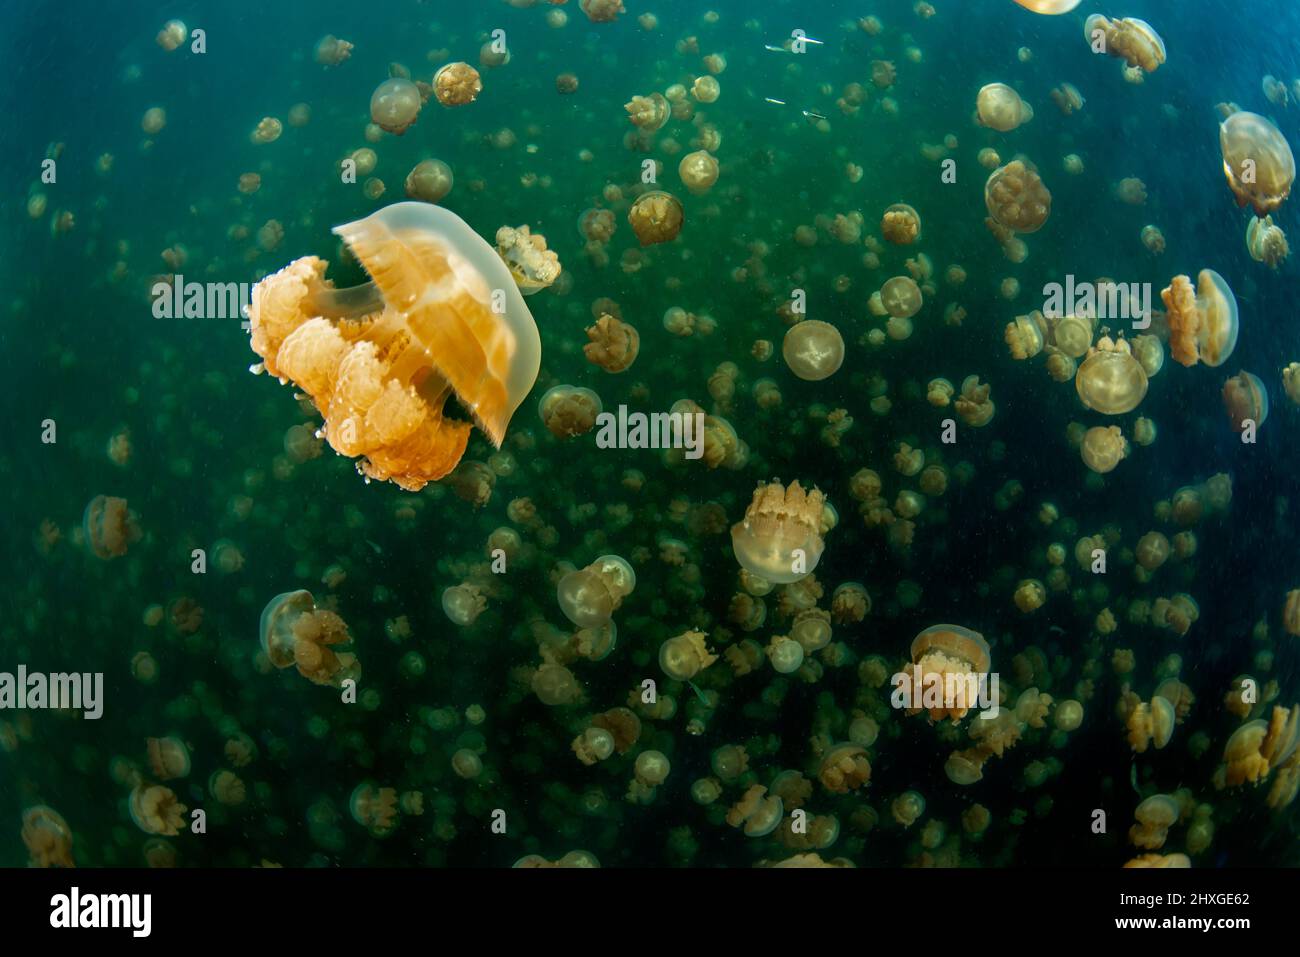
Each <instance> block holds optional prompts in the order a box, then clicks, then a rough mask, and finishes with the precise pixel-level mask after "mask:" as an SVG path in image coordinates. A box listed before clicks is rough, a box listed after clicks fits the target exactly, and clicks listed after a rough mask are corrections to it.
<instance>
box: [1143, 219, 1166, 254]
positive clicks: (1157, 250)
mask: <svg viewBox="0 0 1300 957" xmlns="http://www.w3.org/2000/svg"><path fill="white" fill-rule="evenodd" d="M1142 245H1143V246H1145V247H1146V248H1147V252H1149V253H1151V254H1152V255H1153V256H1159V255H1160V254H1161V253H1163V252H1164V251H1165V234H1164V233H1162V232H1161V231H1160V227H1158V226H1150V225H1148V226H1143V227H1142Z"/></svg>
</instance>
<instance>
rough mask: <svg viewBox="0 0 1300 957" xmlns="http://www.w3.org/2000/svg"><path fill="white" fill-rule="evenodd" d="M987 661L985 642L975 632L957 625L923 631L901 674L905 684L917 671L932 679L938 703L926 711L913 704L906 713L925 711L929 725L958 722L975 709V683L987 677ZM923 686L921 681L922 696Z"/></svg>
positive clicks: (915, 640) (934, 626)
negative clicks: (930, 676) (946, 721)
mask: <svg viewBox="0 0 1300 957" xmlns="http://www.w3.org/2000/svg"><path fill="white" fill-rule="evenodd" d="M991 660H992V659H991V657H990V655H989V645H988V642H987V641H985V640H984V636H983V635H981V634H980V633H979V632H977V631H971V630H970V629H969V628H963V627H962V626H961V625H931V626H930V627H929V628H926V629H925V630H924V631H922V632H921V633H920V634H919V635H917V636H916V637H915V638H914V639H913V640H912V661H911V662H910V663H909V664H907V665H904V667H903V673H904V674H906V675H907V677H908V680H909V682H911V681H912V676H913V675H914V674H915V673H916V672H917V671H920V672H921V673H922V675H923V676H924V675H934V676H936V677H935V678H934V679H933V680H935V681H937V682H939V683H940V684H939V687H940V688H941V689H942V695H941V700H940V701H939V703H938V704H937V705H936V706H934V707H930V708H924V707H921V705H922V703H923V702H921V701H917V702H913V704H915V705H917V707H912V708H908V709H907V713H908V714H916V713H917V712H919V711H927V710H928V711H929V713H930V720H931V721H942V720H943V719H944V718H948V719H950V720H951V721H953V722H954V723H956V722H958V721H960V720H961V719H962V718H964V717H965V716H966V713H967V712H968V711H970V709H971V708H974V707H975V706H976V703H977V702H976V698H977V696H978V693H979V683H980V681H981V680H983V678H984V676H985V675H987V674H988V670H989V664H990V663H991ZM925 685H926V679H925V678H924V677H922V689H923V693H924V688H925Z"/></svg>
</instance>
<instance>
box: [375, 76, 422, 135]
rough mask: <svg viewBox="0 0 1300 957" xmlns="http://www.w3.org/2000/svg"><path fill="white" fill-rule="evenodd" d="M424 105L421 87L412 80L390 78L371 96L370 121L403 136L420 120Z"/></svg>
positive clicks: (396, 77)
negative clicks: (421, 109) (421, 108)
mask: <svg viewBox="0 0 1300 957" xmlns="http://www.w3.org/2000/svg"><path fill="white" fill-rule="evenodd" d="M422 105H423V100H422V99H421V97H420V89H419V87H417V86H416V85H415V84H414V83H412V82H411V81H410V80H405V79H402V78H401V77H398V76H395V77H390V78H389V79H387V80H385V81H384V82H383V83H381V84H379V86H377V87H375V92H374V93H372V94H371V96H370V119H371V120H373V121H374V123H375V125H377V126H378V127H379V128H380V129H383V130H385V131H387V132H389V133H392V134H394V135H396V136H401V135H402V134H403V133H405V132H406V131H407V130H408V129H410V127H411V125H412V124H413V123H415V121H416V119H417V118H419V116H420V107H421V106H422Z"/></svg>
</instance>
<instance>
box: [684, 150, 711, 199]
mask: <svg viewBox="0 0 1300 957" xmlns="http://www.w3.org/2000/svg"><path fill="white" fill-rule="evenodd" d="M677 173H678V175H679V176H681V178H682V182H683V183H685V184H686V188H687V189H689V190H690V191H691V192H692V193H693V194H694V195H696V196H703V195H704V194H705V193H707V192H708V191H709V190H711V189H712V188H713V184H714V183H716V182H717V181H718V161H717V160H716V159H715V158H714V157H713V156H712V155H711V154H710V153H709V152H708V151H707V150H698V151H696V152H694V153H687V154H686V155H685V156H683V157H682V161H681V162H680V163H679V164H678V165H677Z"/></svg>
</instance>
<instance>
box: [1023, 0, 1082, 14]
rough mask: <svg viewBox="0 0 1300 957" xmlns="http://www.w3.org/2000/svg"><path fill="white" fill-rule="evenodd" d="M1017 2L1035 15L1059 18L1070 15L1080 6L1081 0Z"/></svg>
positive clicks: (1025, 0)
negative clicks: (1066, 14)
mask: <svg viewBox="0 0 1300 957" xmlns="http://www.w3.org/2000/svg"><path fill="white" fill-rule="evenodd" d="M1015 2H1016V3H1018V4H1020V6H1022V7H1024V8H1025V9H1026V10H1032V11H1033V12H1034V13H1042V14H1046V15H1048V16H1058V15H1060V14H1062V13H1069V12H1070V11H1071V10H1073V9H1074V8H1075V7H1077V6H1078V5H1079V2H1080V0H1015Z"/></svg>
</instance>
